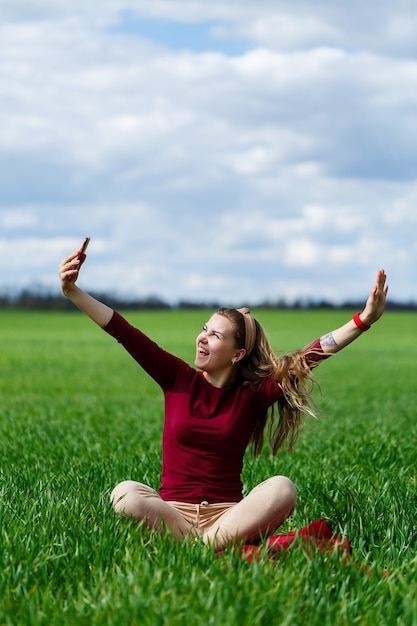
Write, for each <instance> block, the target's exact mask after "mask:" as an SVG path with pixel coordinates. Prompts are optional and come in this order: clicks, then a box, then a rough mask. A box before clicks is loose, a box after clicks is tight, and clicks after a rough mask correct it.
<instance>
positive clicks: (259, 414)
mask: <svg viewBox="0 0 417 626" xmlns="http://www.w3.org/2000/svg"><path fill="white" fill-rule="evenodd" d="M85 258H86V257H85V254H82V252H81V250H78V251H77V252H74V253H72V254H70V255H69V256H68V257H67V258H66V259H64V260H63V261H62V263H61V264H60V266H59V272H60V281H61V288H62V291H63V293H64V294H65V295H66V296H67V297H68V298H69V299H70V300H71V301H72V302H73V303H74V304H75V305H76V306H77V307H78V308H79V309H80V310H81V311H83V312H84V313H86V314H87V315H88V316H89V317H90V318H91V319H92V320H93V321H94V322H96V324H98V325H99V326H100V327H101V328H103V329H104V330H105V331H106V332H107V333H109V334H110V335H112V336H113V337H114V338H116V339H117V340H118V341H119V342H120V343H121V344H122V345H123V346H124V347H125V349H126V350H127V351H128V352H129V353H130V354H131V356H132V357H133V358H134V359H135V360H136V361H137V362H138V363H139V364H140V365H141V366H142V367H143V369H144V370H145V371H146V372H147V373H148V374H149V375H150V376H151V377H152V378H153V379H154V380H155V381H156V382H157V383H158V384H159V385H160V387H161V389H162V391H163V393H164V398H165V421H164V431H163V446H162V451H163V454H162V480H161V485H160V489H159V493H158V492H156V491H155V490H154V489H152V488H151V487H148V486H147V485H144V484H142V483H139V482H136V481H133V480H126V481H123V482H121V483H120V484H118V485H117V486H116V487H115V489H114V490H113V492H112V494H111V501H112V503H113V506H114V509H115V511H116V512H117V513H118V514H122V515H124V516H126V517H128V518H133V519H135V520H137V521H143V522H144V523H146V524H147V525H148V526H149V527H150V528H153V529H155V530H157V531H159V532H161V533H162V532H164V531H166V530H168V531H169V532H171V533H173V535H174V536H175V537H176V538H179V539H180V538H194V537H200V538H201V540H202V541H203V542H204V543H206V544H209V545H211V546H213V547H214V549H215V550H219V549H222V548H224V547H225V546H226V545H228V544H230V543H233V542H238V541H251V542H254V541H257V540H259V539H260V538H261V537H264V536H267V535H268V534H270V533H272V532H273V531H274V530H275V529H277V528H278V527H279V526H280V525H281V524H282V523H283V522H284V520H285V519H286V518H287V517H288V516H289V515H291V513H292V512H293V510H294V508H295V504H296V490H295V486H294V484H293V483H292V482H291V481H290V480H289V479H288V478H286V477H285V476H273V477H271V478H268V479H267V480H265V481H264V482H263V483H261V484H260V485H258V486H256V487H255V488H254V489H252V491H251V492H250V493H249V494H248V495H247V496H246V497H243V496H242V483H241V479H240V475H241V471H242V465H243V456H244V453H245V450H246V448H247V447H248V445H250V444H252V446H253V452H254V454H255V455H257V454H259V453H260V451H261V449H262V446H263V442H264V434H265V433H266V434H267V435H268V436H269V441H270V445H271V448H272V452H273V453H274V454H276V452H277V451H278V449H279V448H280V447H281V445H282V444H283V443H284V441H285V440H288V442H289V447H290V448H291V447H292V445H293V444H294V442H295V439H296V437H297V434H298V431H299V428H300V426H301V416H302V414H303V413H309V414H312V415H313V414H314V410H313V404H312V401H311V391H312V384H313V382H314V381H313V378H312V374H311V369H312V368H313V367H315V366H316V365H317V364H318V363H319V362H320V361H321V360H323V359H325V358H327V357H328V356H330V355H332V354H335V353H336V352H338V351H339V350H341V349H342V348H344V347H345V346H347V345H348V344H350V343H351V342H352V341H353V340H355V339H357V337H359V336H360V335H361V334H362V333H363V332H364V331H365V330H367V329H368V328H370V326H371V324H373V323H374V322H376V321H377V320H378V319H379V318H380V317H381V315H382V313H383V311H384V308H385V302H386V295H387V291H388V287H387V286H386V284H385V283H386V275H385V272H384V271H383V270H379V271H378V273H377V275H376V280H375V285H374V286H373V288H372V289H371V292H370V295H369V298H368V300H367V302H366V305H365V308H364V310H363V312H361V313H356V314H355V315H354V316H353V318H352V319H351V320H349V321H348V322H347V323H346V324H345V325H343V326H342V327H340V328H338V329H336V330H334V331H332V332H330V333H328V334H326V335H323V336H322V337H321V338H320V339H316V340H315V341H313V342H312V343H311V344H310V345H309V346H307V347H306V348H304V349H303V350H300V351H297V352H295V353H293V354H291V355H285V356H282V357H277V356H276V355H275V354H274V352H273V350H272V348H271V346H270V344H269V341H268V339H267V337H266V335H265V333H264V331H263V329H262V327H261V325H260V324H259V323H258V322H257V320H255V319H254V318H253V317H252V315H251V313H250V311H249V310H248V309H228V308H221V309H219V310H218V311H217V312H216V313H214V314H213V315H212V316H211V317H210V319H209V320H208V321H207V323H206V324H205V326H204V328H203V330H202V332H201V333H200V334H199V335H198V337H197V341H196V358H195V366H196V369H194V368H192V367H190V366H189V365H188V364H186V363H185V362H184V361H182V360H181V359H179V358H177V357H175V356H174V355H171V354H169V353H168V352H166V351H164V350H162V349H161V348H159V347H158V346H157V345H156V344H155V343H154V342H153V341H151V340H150V339H149V338H148V337H146V336H145V335H144V334H143V333H142V332H141V331H139V330H138V329H136V328H134V327H133V326H131V325H130V324H129V323H128V322H127V321H126V320H125V319H124V318H123V317H121V316H120V315H119V314H118V313H117V312H115V311H113V309H111V308H110V307H108V306H107V305H105V304H103V303H101V302H99V301H97V300H96V299H95V298H93V297H92V296H90V295H89V294H87V293H86V292H84V291H82V290H81V289H80V288H79V287H78V286H77V285H76V280H77V278H78V273H79V269H80V267H81V265H82V264H83V263H84V261H85ZM274 409H275V411H274Z"/></svg>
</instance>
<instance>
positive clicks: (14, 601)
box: [0, 311, 417, 626]
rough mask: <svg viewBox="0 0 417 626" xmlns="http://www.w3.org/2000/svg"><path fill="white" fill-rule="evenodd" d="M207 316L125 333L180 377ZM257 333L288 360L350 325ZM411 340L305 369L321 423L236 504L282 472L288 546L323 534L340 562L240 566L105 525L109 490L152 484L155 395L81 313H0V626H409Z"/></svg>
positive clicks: (387, 338) (373, 339)
mask: <svg viewBox="0 0 417 626" xmlns="http://www.w3.org/2000/svg"><path fill="white" fill-rule="evenodd" d="M208 315H209V313H208V312H205V311H192V312H191V311H190V312H185V311H183V312H161V313H159V312H158V313H147V312H146V313H145V312H144V313H129V314H128V318H129V319H130V320H131V321H132V322H133V323H135V324H137V325H139V326H140V327H141V328H142V329H144V330H145V332H149V333H150V334H151V336H152V337H153V338H155V339H156V340H157V341H158V342H159V343H160V344H161V345H163V346H164V347H165V348H167V349H168V350H171V351H173V352H174V353H176V354H178V355H179V356H181V357H183V358H184V359H186V360H188V361H189V362H192V361H193V355H194V338H195V335H196V334H197V333H198V332H199V330H200V328H201V326H202V325H203V324H204V322H205V321H206V318H207V317H208ZM257 317H258V318H259V319H260V321H261V322H262V323H263V324H264V325H265V327H266V329H267V331H268V334H269V336H270V338H271V340H272V342H273V344H274V346H275V347H276V349H277V350H278V351H283V350H287V349H293V348H296V347H299V346H302V345H304V344H306V343H307V342H308V341H309V340H310V339H313V338H314V337H316V336H318V335H320V334H323V333H324V332H327V331H328V330H331V329H332V328H334V327H336V326H338V325H340V324H342V323H344V321H345V320H346V319H348V317H349V313H348V312H343V311H329V312H304V311H298V312H289V311H287V312H273V311H259V312H257ZM415 328H416V319H415V315H414V314H411V313H410V314H406V313H390V312H389V313H386V314H385V316H384V318H383V319H382V320H381V322H380V323H379V324H378V325H377V326H375V327H374V328H372V330H371V331H369V332H368V333H366V334H365V335H364V336H363V337H361V338H360V339H358V340H357V341H356V342H355V343H354V344H353V345H352V346H350V347H348V348H347V349H346V350H344V351H343V352H342V353H340V354H338V355H337V356H335V357H333V358H332V359H330V360H329V361H327V362H326V363H324V364H323V365H321V366H320V368H319V369H318V370H316V375H317V379H318V381H319V383H320V387H321V394H318V396H317V401H318V402H319V404H320V405H321V407H322V412H323V415H322V417H321V419H320V420H309V421H308V422H307V425H306V428H305V429H304V430H303V431H302V434H301V436H300V438H299V441H298V443H297V445H296V448H295V451H294V452H293V453H288V452H286V451H283V452H281V453H280V454H279V455H278V457H276V458H273V457H271V456H270V454H269V453H268V451H267V450H265V451H264V453H263V454H262V456H261V457H260V458H258V459H257V460H253V459H251V458H250V457H249V456H248V457H247V459H246V464H245V469H244V474H243V478H244V484H245V488H246V489H247V490H249V489H250V488H251V487H252V486H254V485H255V484H256V483H258V482H260V481H261V480H263V479H264V478H266V477H268V476H270V475H272V474H278V473H282V474H286V475H288V476H289V477H290V478H291V479H292V480H294V482H295V483H296V485H297V489H298V498H299V499H298V506H297V510H296V512H295V514H294V516H293V518H291V520H289V521H288V522H287V524H286V526H285V527H284V530H292V529H296V528H299V527H301V526H303V525H305V524H306V523H308V522H310V521H313V520H315V519H318V518H320V517H323V516H325V517H329V518H332V520H333V521H334V523H335V525H336V528H337V529H338V531H339V532H340V533H342V534H343V535H345V536H347V537H349V539H350V540H351V543H352V561H351V562H349V563H347V564H344V563H342V562H341V561H340V559H338V558H337V556H336V555H320V554H317V555H314V556H312V555H309V554H307V553H305V552H304V551H303V550H297V551H292V552H290V553H289V554H288V555H287V556H285V557H283V558H280V559H279V560H278V561H277V562H276V564H273V563H271V562H270V561H268V560H267V559H266V558H263V559H262V560H261V562H260V563H252V564H249V563H247V562H245V561H242V560H239V558H238V557H237V555H236V554H235V553H234V552H233V551H232V550H227V551H226V552H225V553H224V554H223V555H222V556H221V557H219V556H215V555H214V554H213V553H212V552H211V550H210V549H208V548H205V547H204V546H200V545H196V546H191V545H189V544H185V543H181V542H175V541H174V540H172V539H171V537H169V536H166V537H160V536H159V535H156V534H154V533H152V532H150V531H148V530H146V529H144V528H141V527H138V526H135V525H134V524H132V523H128V522H124V521H122V520H119V519H116V518H115V516H114V514H113V512H112V510H111V507H110V505H109V498H108V496H109V493H110V491H111V489H112V487H113V486H114V485H115V484H116V483H117V482H118V481H120V480H122V479H125V478H136V479H139V480H141V481H143V482H146V483H148V484H150V485H152V486H153V487H155V488H157V487H158V484H159V472H160V440H161V428H162V398H161V394H160V392H159V389H158V387H157V386H156V385H155V384H154V383H153V382H152V381H150V380H149V379H148V378H147V377H146V375H144V374H143V373H142V372H141V371H140V369H139V368H138V367H137V366H136V364H135V363H134V362H133V361H132V360H131V359H130V357H129V356H128V355H127V354H126V353H125V352H124V351H123V349H122V348H121V347H120V346H118V345H117V343H116V342H114V340H112V339H111V338H110V337H108V336H107V335H105V333H103V332H101V331H100V330H99V329H98V328H96V327H95V326H94V325H93V324H92V323H91V322H90V321H89V320H87V319H86V318H85V317H83V316H81V315H79V314H76V313H75V314H71V313H67V314H65V313H59V314H57V313H21V312H6V311H0V345H1V350H0V391H1V398H2V402H1V408H0V460H1V465H0V467H1V469H0V471H1V482H0V493H1V501H0V503H1V506H0V524H1V534H0V557H1V571H0V597H1V602H0V624H1V625H5V626H6V625H12V624H13V625H15V624H16V625H19V626H21V625H26V624H28V625H29V624H30V625H31V626H38V625H41V624H42V625H48V626H49V625H54V626H55V625H56V626H59V625H72V624H74V625H77V626H78V625H84V624H85V625H86V626H87V625H88V626H90V625H104V624H106V625H107V624H108V625H113V624H118V625H119V624H120V625H122V624H123V625H124V624H129V625H132V626H133V625H136V624H137V625H141V626H148V625H149V626H151V625H152V626H154V625H159V624H161V625H172V626H177V625H178V626H179V625H180V624H181V625H183V624H192V625H193V626H194V625H196V626H198V625H200V624H201V625H203V624H204V625H207V624H209V625H211V624H213V625H215V626H222V625H225V626H226V625H228V626H241V625H243V624H248V625H249V624H250V625H261V624H262V625H263V624H265V625H275V624H277V625H285V624H292V625H293V624H300V625H301V624H303V625H304V624H309V625H310V626H313V625H316V624H317V626H318V625H320V626H323V625H329V626H333V625H335V624H337V625H339V624H340V625H345V624H346V626H347V625H349V626H351V625H352V624H360V625H362V624H365V625H368V624H369V626H371V625H372V626H373V625H375V624H387V625H391V624H399V625H408V624H410V625H411V624H417V594H416V593H415V589H416V585H417V573H416V565H417V557H416V543H417V540H416V513H417V490H416V441H417V426H416V423H417V420H416V417H417V408H416V395H415V388H416V384H415V380H414V379H415V371H416V363H417V341H416V334H415ZM355 563H358V564H359V565H360V566H362V565H366V566H368V567H369V568H370V570H371V573H372V575H370V574H369V573H366V572H365V571H364V570H363V568H361V567H359V566H357V565H355ZM385 570H386V571H387V572H388V574H386V575H383V572H384V571H385Z"/></svg>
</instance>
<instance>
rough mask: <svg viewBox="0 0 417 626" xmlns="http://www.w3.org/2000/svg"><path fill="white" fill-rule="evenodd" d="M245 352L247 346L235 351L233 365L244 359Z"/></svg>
mask: <svg viewBox="0 0 417 626" xmlns="http://www.w3.org/2000/svg"><path fill="white" fill-rule="evenodd" d="M245 354H246V350H245V348H241V349H240V350H237V352H236V353H235V355H234V357H233V359H232V363H233V365H236V363H239V361H241V360H242V359H243V357H244V356H245Z"/></svg>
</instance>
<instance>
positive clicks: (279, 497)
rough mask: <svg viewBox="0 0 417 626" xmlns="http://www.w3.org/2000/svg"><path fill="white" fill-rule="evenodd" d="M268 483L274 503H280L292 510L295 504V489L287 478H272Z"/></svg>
mask: <svg viewBox="0 0 417 626" xmlns="http://www.w3.org/2000/svg"><path fill="white" fill-rule="evenodd" d="M267 482H268V483H270V488H271V491H272V494H273V495H272V498H273V500H274V501H280V502H281V504H284V503H285V505H286V507H288V508H289V509H291V510H293V509H294V508H295V505H296V504H297V489H296V487H295V485H294V483H293V482H292V480H290V479H289V478H287V477H286V476H272V477H271V478H269V479H268V480H267Z"/></svg>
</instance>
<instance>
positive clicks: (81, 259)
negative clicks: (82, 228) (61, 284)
mask: <svg viewBox="0 0 417 626" xmlns="http://www.w3.org/2000/svg"><path fill="white" fill-rule="evenodd" d="M89 243H90V237H86V238H85V239H84V241H83V243H82V246H81V248H80V249H79V251H78V254H77V257H78V262H77V264H76V265H75V267H74V269H75V270H77V272H78V270H79V269H80V267H81V265H82V264H83V263H84V259H85V251H86V250H87V247H88V244H89ZM73 278H74V277H73V276H70V277H69V278H68V280H69V281H71V280H73Z"/></svg>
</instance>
